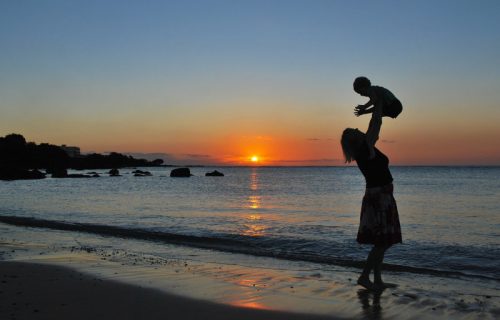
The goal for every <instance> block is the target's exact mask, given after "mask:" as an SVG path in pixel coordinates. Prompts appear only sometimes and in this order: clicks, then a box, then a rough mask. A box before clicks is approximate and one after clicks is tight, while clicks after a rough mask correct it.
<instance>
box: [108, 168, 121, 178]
mask: <svg viewBox="0 0 500 320" xmlns="http://www.w3.org/2000/svg"><path fill="white" fill-rule="evenodd" d="M109 175H110V176H111V177H119V176H120V171H118V169H116V168H114V169H111V170H109Z"/></svg>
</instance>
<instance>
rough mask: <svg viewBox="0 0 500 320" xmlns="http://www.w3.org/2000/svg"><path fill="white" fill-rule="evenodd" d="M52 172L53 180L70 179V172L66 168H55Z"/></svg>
mask: <svg viewBox="0 0 500 320" xmlns="http://www.w3.org/2000/svg"><path fill="white" fill-rule="evenodd" d="M50 172H51V173H52V178H67V177H68V170H66V169H64V168H54V169H51V170H50Z"/></svg>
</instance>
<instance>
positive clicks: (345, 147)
mask: <svg viewBox="0 0 500 320" xmlns="http://www.w3.org/2000/svg"><path fill="white" fill-rule="evenodd" d="M361 135H364V133H362V132H360V131H359V130H357V129H353V128H347V129H345V130H344V132H343V133H342V138H341V139H340V144H341V145H342V151H343V152H344V158H345V162H346V163H350V162H352V161H353V160H356V154H357V153H358V150H359V147H360V142H361V141H360V137H361Z"/></svg>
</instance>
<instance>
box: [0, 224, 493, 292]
mask: <svg viewBox="0 0 500 320" xmlns="http://www.w3.org/2000/svg"><path fill="white" fill-rule="evenodd" d="M0 222H2V223H5V224H9V225H15V226H22V227H32V228H46V229H54V230H62V231H75V232H85V233H92V234H98V235H101V236H110V237H121V238H125V239H137V240H147V241H154V242H163V243H168V244H174V245H182V246H189V247H194V248H201V249H210V250H218V251H223V252H231V253H241V254H248V255H254V256H261V257H272V258H276V259H284V260H292V261H305V262H313V263H321V264H329V265H336V266H342V267H351V268H358V269H362V268H363V266H364V263H365V261H364V260H363V261H361V260H355V259H347V258H338V257H332V256H325V255H319V254H314V253H307V252H297V251H296V250H294V251H295V252H290V251H289V250H283V249H280V248H279V247H276V246H274V247H271V246H267V247H266V246H265V245H263V243H260V242H255V241H252V240H254V238H252V237H242V236H237V237H235V236H232V237H217V236H214V237H207V236H195V235H184V234H177V233H169V232H164V231H152V230H147V229H140V228H126V227H119V226H110V225H101V224H93V223H75V222H67V221H55V220H45V219H37V218H31V217H19V216H5V215H0ZM384 270H388V271H395V272H408V273H416V274H426V275H433V276H439V277H455V278H457V277H469V278H480V279H485V280H494V281H499V282H500V278H497V277H490V276H485V275H479V274H468V273H464V272H459V271H450V270H446V271H445V270H437V269H431V268H421V267H412V266H405V265H398V264H386V263H385V264H384Z"/></svg>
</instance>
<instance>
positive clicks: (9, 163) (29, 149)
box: [0, 133, 163, 176]
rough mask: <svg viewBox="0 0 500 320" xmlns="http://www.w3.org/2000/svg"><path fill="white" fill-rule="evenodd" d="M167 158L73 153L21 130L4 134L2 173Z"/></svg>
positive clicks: (98, 166)
mask: <svg viewBox="0 0 500 320" xmlns="http://www.w3.org/2000/svg"><path fill="white" fill-rule="evenodd" d="M162 164H163V160H161V159H156V160H153V161H148V160H146V159H135V158H134V157H132V156H127V155H123V154H121V153H117V152H111V153H110V154H107V155H103V154H98V153H92V154H87V155H81V156H78V157H70V156H69V155H68V154H67V153H66V151H64V150H63V149H62V148H61V147H59V146H56V145H53V144H49V143H40V144H36V143H34V142H27V141H26V139H25V138H24V137H23V136H22V135H20V134H15V133H13V134H8V135H6V136H5V137H0V176H1V175H5V174H7V175H15V173H16V172H23V171H25V170H30V169H31V170H38V169H46V170H48V171H51V170H61V169H77V170H84V169H111V168H123V167H146V166H148V167H150V166H160V165H162Z"/></svg>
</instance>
